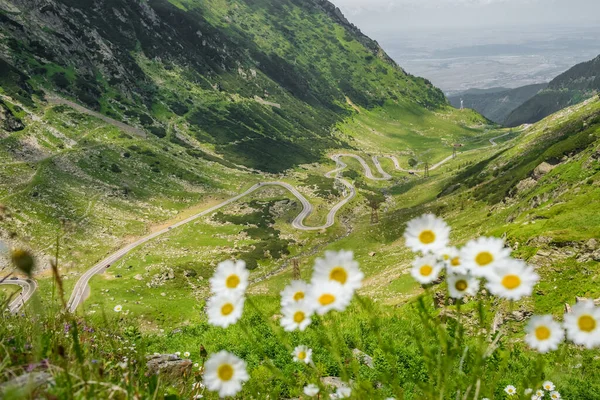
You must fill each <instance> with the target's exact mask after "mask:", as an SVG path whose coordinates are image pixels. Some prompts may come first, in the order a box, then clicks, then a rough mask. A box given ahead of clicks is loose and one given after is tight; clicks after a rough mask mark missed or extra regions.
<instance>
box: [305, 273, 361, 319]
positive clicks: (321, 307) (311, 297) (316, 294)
mask: <svg viewBox="0 0 600 400" xmlns="http://www.w3.org/2000/svg"><path fill="white" fill-rule="evenodd" d="M351 300H352V292H351V291H348V290H344V287H343V286H342V285H341V284H339V283H338V282H335V281H326V282H314V283H313V284H312V285H311V287H310V290H309V292H308V301H309V304H310V305H311V307H312V308H313V309H314V310H315V311H316V313H317V314H319V315H324V314H326V313H327V312H329V311H331V310H336V311H344V310H345V309H346V307H348V304H350V301H351Z"/></svg>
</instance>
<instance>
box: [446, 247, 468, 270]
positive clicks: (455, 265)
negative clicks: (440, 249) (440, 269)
mask: <svg viewBox="0 0 600 400" xmlns="http://www.w3.org/2000/svg"><path fill="white" fill-rule="evenodd" d="M441 259H442V262H443V263H444V265H445V266H446V270H447V271H448V273H449V274H462V275H466V274H467V273H468V271H467V268H466V267H465V266H464V265H463V263H462V262H461V259H460V251H459V250H458V249H457V248H456V247H448V248H446V250H445V251H444V253H443V254H442V256H441Z"/></svg>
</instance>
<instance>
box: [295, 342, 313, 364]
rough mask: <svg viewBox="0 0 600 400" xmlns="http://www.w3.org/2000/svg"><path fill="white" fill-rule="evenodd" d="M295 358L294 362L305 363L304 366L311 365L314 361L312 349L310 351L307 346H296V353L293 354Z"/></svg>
mask: <svg viewBox="0 0 600 400" xmlns="http://www.w3.org/2000/svg"><path fill="white" fill-rule="evenodd" d="M292 355H293V356H294V361H296V362H303V363H304V364H310V362H311V361H312V349H309V348H308V347H306V346H303V345H301V346H296V348H295V349H294V351H293V352H292Z"/></svg>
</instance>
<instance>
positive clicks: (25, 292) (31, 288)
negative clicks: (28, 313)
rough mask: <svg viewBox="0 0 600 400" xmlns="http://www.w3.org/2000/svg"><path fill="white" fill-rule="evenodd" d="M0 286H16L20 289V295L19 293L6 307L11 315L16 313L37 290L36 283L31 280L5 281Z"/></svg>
mask: <svg viewBox="0 0 600 400" xmlns="http://www.w3.org/2000/svg"><path fill="white" fill-rule="evenodd" d="M0 285H18V286H21V288H22V290H21V293H19V294H18V295H17V296H16V297H15V298H14V299H13V300H12V301H11V302H10V304H9V305H8V310H9V311H10V312H11V313H16V312H18V311H19V310H20V309H21V307H22V306H23V304H25V303H26V302H27V300H29V298H30V297H31V296H32V295H33V293H34V292H35V290H36V289H37V282H36V281H35V280H33V279H31V280H25V279H7V280H5V281H4V282H0Z"/></svg>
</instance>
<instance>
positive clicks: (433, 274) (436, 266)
mask: <svg viewBox="0 0 600 400" xmlns="http://www.w3.org/2000/svg"><path fill="white" fill-rule="evenodd" d="M441 270H442V264H441V263H439V262H438V261H437V259H436V258H435V256H432V255H426V256H425V257H417V258H416V259H415V260H414V261H413V267H412V269H411V271H410V274H411V275H412V277H413V278H415V279H416V280H417V282H419V283H420V284H422V285H427V284H429V283H431V282H433V281H435V280H436V279H437V278H438V277H439V276H440V272H441Z"/></svg>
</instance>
